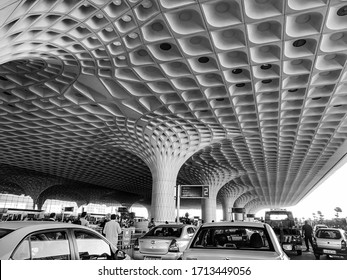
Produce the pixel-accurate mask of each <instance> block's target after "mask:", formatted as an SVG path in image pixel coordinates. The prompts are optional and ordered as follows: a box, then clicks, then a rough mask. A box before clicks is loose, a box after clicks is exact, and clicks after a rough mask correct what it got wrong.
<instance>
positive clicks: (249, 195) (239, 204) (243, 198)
mask: <svg viewBox="0 0 347 280" xmlns="http://www.w3.org/2000/svg"><path fill="white" fill-rule="evenodd" d="M256 197H257V195H256V194H255V193H254V192H253V191H248V192H245V193H243V194H242V195H240V196H239V197H238V198H237V199H236V200H235V203H234V207H235V208H243V209H244V210H245V211H246V209H245V205H246V204H247V203H248V202H250V201H251V200H253V199H255V198H256ZM245 214H246V219H247V220H249V219H248V214H247V213H245ZM251 218H254V217H251ZM251 220H253V219H251Z"/></svg>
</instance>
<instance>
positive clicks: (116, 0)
mask: <svg viewBox="0 0 347 280" xmlns="http://www.w3.org/2000/svg"><path fill="white" fill-rule="evenodd" d="M112 2H113V4H115V5H117V6H119V5H120V4H122V0H113V1H112Z"/></svg>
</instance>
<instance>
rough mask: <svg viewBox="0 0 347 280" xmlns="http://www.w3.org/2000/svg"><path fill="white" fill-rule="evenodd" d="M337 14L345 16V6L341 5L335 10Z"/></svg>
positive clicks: (346, 8) (346, 7)
mask: <svg viewBox="0 0 347 280" xmlns="http://www.w3.org/2000/svg"><path fill="white" fill-rule="evenodd" d="M337 15H338V16H340V17H343V16H346V15H347V6H343V7H341V8H340V9H338V11H337Z"/></svg>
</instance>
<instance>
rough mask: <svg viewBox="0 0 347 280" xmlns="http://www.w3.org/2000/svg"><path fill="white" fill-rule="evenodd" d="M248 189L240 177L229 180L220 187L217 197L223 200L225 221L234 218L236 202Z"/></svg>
mask: <svg viewBox="0 0 347 280" xmlns="http://www.w3.org/2000/svg"><path fill="white" fill-rule="evenodd" d="M247 190H248V187H247V186H245V185H244V184H242V182H241V181H240V179H239V178H235V179H234V180H232V181H230V182H228V183H227V184H225V185H224V186H223V187H222V188H221V189H220V191H219V192H218V196H217V198H218V199H219V200H220V201H221V202H222V208H223V220H224V221H230V220H232V219H233V217H232V208H233V207H234V202H235V200H236V199H237V198H238V197H239V196H240V195H241V194H243V193H244V192H246V191H247Z"/></svg>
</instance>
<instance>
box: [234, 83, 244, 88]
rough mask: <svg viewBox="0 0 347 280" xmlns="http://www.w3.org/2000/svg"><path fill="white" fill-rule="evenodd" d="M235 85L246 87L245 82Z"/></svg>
mask: <svg viewBox="0 0 347 280" xmlns="http://www.w3.org/2000/svg"><path fill="white" fill-rule="evenodd" d="M235 86H236V87H244V86H245V83H240V84H236V85H235Z"/></svg>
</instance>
